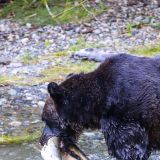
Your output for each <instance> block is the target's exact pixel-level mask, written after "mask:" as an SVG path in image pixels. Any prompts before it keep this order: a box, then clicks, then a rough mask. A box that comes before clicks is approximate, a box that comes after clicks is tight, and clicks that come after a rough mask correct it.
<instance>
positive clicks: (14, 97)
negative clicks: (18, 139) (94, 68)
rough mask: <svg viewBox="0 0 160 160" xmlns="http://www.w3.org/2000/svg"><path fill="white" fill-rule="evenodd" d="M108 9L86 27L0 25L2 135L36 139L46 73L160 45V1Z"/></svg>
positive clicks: (124, 3) (4, 21)
mask: <svg viewBox="0 0 160 160" xmlns="http://www.w3.org/2000/svg"><path fill="white" fill-rule="evenodd" d="M97 3H99V1H97ZM105 4H106V6H108V10H107V11H106V12H104V13H103V14H101V15H99V16H98V17H95V18H93V19H92V20H91V21H90V22H85V23H83V24H65V25H57V26H51V25H47V26H41V27H40V26H35V25H32V24H29V23H27V24H26V25H20V24H19V23H18V22H16V21H15V20H11V19H2V20H0V80H1V79H2V82H3V81H4V83H2V84H1V85H0V119H1V121H0V135H3V136H6V135H11V136H19V135H23V134H32V133H33V132H35V131H37V130H39V128H40V126H43V124H42V123H41V117H40V114H41V110H42V107H43V105H44V102H45V99H46V97H47V95H48V94H47V91H46V85H47V82H48V79H47V76H48V74H46V75H45V76H46V77H45V76H44V72H46V70H48V69H51V68H54V67H57V64H60V65H61V68H62V67H63V68H65V66H66V65H68V63H71V64H73V63H76V64H78V65H81V61H80V60H79V59H89V60H90V61H92V60H94V61H98V62H101V61H103V60H104V58H105V56H108V55H107V54H116V53H120V52H125V53H130V50H131V49H133V48H135V47H138V46H145V45H152V44H153V45H154V44H158V43H159V42H160V7H159V4H158V3H157V1H152V2H150V1H148V2H147V3H146V4H144V3H142V2H141V1H138V2H136V1H135V3H133V1H131V2H129V1H125V0H124V1H121V3H119V2H118V4H117V2H116V1H110V0H108V1H106V3H105ZM86 48H89V49H87V50H86ZM86 51H87V52H86ZM66 53H67V54H66ZM96 53H97V54H96ZM98 53H100V54H98ZM55 55H56V56H55ZM71 55H74V56H71ZM71 57H72V58H71ZM96 65H97V64H96ZM67 73H68V71H67ZM50 74H52V73H50ZM49 76H51V75H49ZM60 77H61V78H62V79H63V78H64V77H65V74H64V75H63V74H62V75H60ZM53 79H54V78H53ZM58 80H59V81H61V80H60V79H58ZM24 128H25V129H24ZM0 141H1V139H0ZM157 157H158V156H157ZM159 159H160V158H159Z"/></svg>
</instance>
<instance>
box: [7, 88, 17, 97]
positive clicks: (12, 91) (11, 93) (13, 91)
mask: <svg viewBox="0 0 160 160" xmlns="http://www.w3.org/2000/svg"><path fill="white" fill-rule="evenodd" d="M8 94H9V95H11V96H16V95H17V91H16V90H15V89H10V90H9V91H8Z"/></svg>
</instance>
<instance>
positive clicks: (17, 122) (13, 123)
mask: <svg viewBox="0 0 160 160" xmlns="http://www.w3.org/2000/svg"><path fill="white" fill-rule="evenodd" d="M9 125H10V126H13V127H19V126H21V125H22V122H20V121H12V122H10V123H9Z"/></svg>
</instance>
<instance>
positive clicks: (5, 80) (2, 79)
mask: <svg viewBox="0 0 160 160" xmlns="http://www.w3.org/2000/svg"><path fill="white" fill-rule="evenodd" d="M19 80H20V78H18V77H16V76H11V77H7V76H0V86H3V85H8V84H13V83H16V82H17V81H19Z"/></svg>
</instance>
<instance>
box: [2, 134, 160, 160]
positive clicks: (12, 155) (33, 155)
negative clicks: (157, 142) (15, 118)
mask: <svg viewBox="0 0 160 160" xmlns="http://www.w3.org/2000/svg"><path fill="white" fill-rule="evenodd" d="M79 146H80V148H81V149H82V150H83V151H84V152H85V153H86V154H87V155H88V157H89V159H90V160H114V158H111V157H110V156H109V155H108V153H107V148H106V146H105V141H104V139H103V136H102V134H101V133H99V132H85V133H84V134H83V135H82V136H81V138H80V141H79ZM40 150H41V146H40V145H39V143H38V142H34V143H32V144H21V145H11V146H0V160H42V158H41V155H40ZM150 160H160V154H159V153H154V154H152V156H151V157H150Z"/></svg>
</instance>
